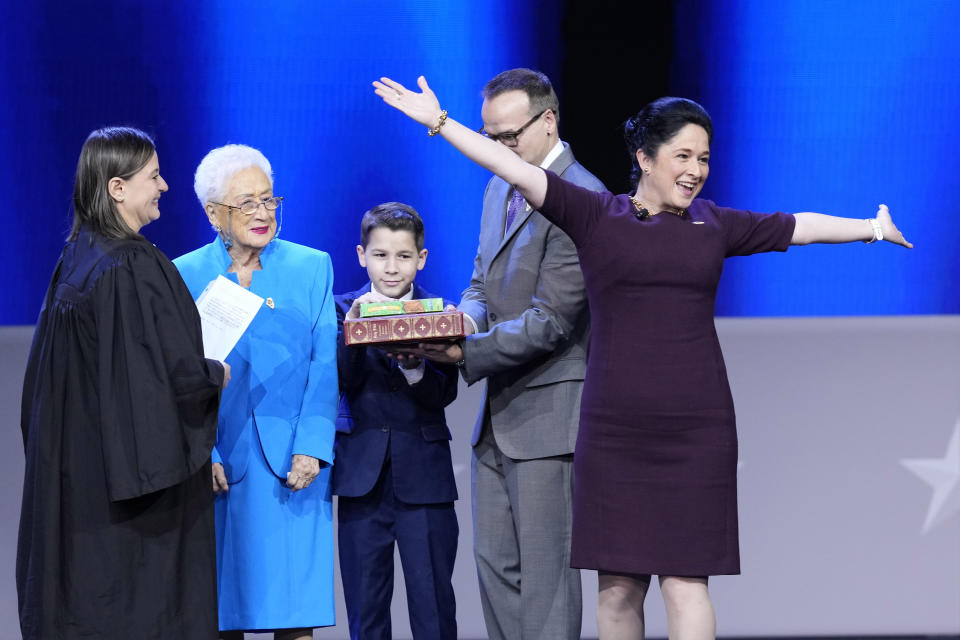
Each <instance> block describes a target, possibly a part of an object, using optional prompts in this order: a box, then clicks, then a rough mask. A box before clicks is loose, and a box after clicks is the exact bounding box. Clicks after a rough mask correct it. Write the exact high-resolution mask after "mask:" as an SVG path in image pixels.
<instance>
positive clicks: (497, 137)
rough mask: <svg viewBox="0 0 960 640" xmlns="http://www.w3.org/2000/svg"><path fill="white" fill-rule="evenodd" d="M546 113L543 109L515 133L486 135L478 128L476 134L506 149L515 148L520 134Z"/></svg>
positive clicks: (504, 132) (505, 132) (481, 128)
mask: <svg viewBox="0 0 960 640" xmlns="http://www.w3.org/2000/svg"><path fill="white" fill-rule="evenodd" d="M546 112H547V110H546V109H544V110H543V111H541V112H540V113H538V114H537V115H535V116H533V117H532V118H530V119H529V120H527V123H526V124H525V125H523V126H522V127H520V128H519V129H517V130H516V131H503V132H501V133H487V132H486V131H484V130H483V127H480V128H479V129H478V130H477V133H479V134H482V135H485V136H487V137H488V138H490V139H491V140H493V141H494V142H502V143H503V144H505V145H507V146H508V147H515V146H517V143H518V142H519V140H518V138H519V137H520V134H521V133H523V132H524V131H526V129H527V127H529V126H530V125H532V124H533V123H534V122H536V121H537V120H539V119H540V116H542V115H543V114H545V113H546Z"/></svg>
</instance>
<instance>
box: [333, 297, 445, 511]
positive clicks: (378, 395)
mask: <svg viewBox="0 0 960 640" xmlns="http://www.w3.org/2000/svg"><path fill="white" fill-rule="evenodd" d="M413 287H414V290H413V297H414V298H433V297H436V296H433V295H431V294H430V293H428V292H426V291H425V290H424V289H422V288H421V287H420V286H418V285H417V284H416V283H414V285H413ZM369 291H370V284H369V283H368V284H367V285H366V286H364V287H363V288H361V289H359V290H357V291H354V292H352V293H347V294H344V295H340V296H336V297H335V300H336V305H337V321H338V325H337V328H338V332H337V367H338V370H339V376H340V389H341V392H340V407H339V411H338V413H337V438H336V460H337V463H336V464H335V465H334V467H333V492H334V493H335V494H337V495H341V496H349V497H359V496H363V495H365V494H367V493H368V492H369V491H370V490H371V489H372V488H373V486H374V484H375V483H376V481H377V478H378V477H379V476H380V471H381V470H382V469H383V465H384V462H385V461H386V459H387V456H388V455H389V456H390V461H391V469H392V474H393V486H394V492H395V494H396V497H397V498H398V499H399V500H401V501H403V502H406V503H408V504H433V503H440V502H452V501H453V500H456V499H457V486H456V481H455V479H454V474H453V463H452V461H451V459H450V429H449V428H447V423H446V418H445V417H444V410H443V409H444V407H445V406H447V405H448V404H450V403H451V402H453V400H454V399H455V398H456V397H457V384H458V375H457V368H456V367H455V366H453V365H448V364H437V363H434V362H430V361H426V363H425V369H424V375H423V379H422V380H421V381H420V382H418V383H417V384H415V385H412V386H411V385H409V384H408V383H407V381H406V378H404V375H403V373H402V372H401V371H400V369H399V366H398V365H397V364H396V363H395V362H393V361H391V360H390V359H389V358H387V356H386V355H384V353H383V351H381V350H380V349H378V348H376V347H364V346H349V347H348V346H346V345H345V344H344V342H343V318H344V316H345V315H346V313H347V311H349V310H350V306H351V305H352V304H353V301H354V300H356V299H357V298H358V297H360V296H361V295H363V294H364V293H367V292H369Z"/></svg>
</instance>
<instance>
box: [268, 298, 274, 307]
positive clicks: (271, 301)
mask: <svg viewBox="0 0 960 640" xmlns="http://www.w3.org/2000/svg"><path fill="white" fill-rule="evenodd" d="M267 306H268V307H270V308H271V309H273V307H274V304H273V298H267Z"/></svg>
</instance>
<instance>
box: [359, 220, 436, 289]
mask: <svg viewBox="0 0 960 640" xmlns="http://www.w3.org/2000/svg"><path fill="white" fill-rule="evenodd" d="M357 259H358V260H359V261H360V266H361V267H366V269H367V275H368V276H370V282H372V283H373V286H374V288H375V289H376V290H377V291H378V292H379V293H382V294H383V295H385V296H388V297H390V298H399V297H400V296H403V295H405V294H406V293H407V292H408V291H410V287H411V286H412V285H413V279H414V278H415V277H416V276H417V271H419V270H420V269H423V265H424V264H426V262H427V250H426V249H421V250H420V251H417V241H416V238H415V237H414V235H413V233H412V232H410V231H407V230H406V229H401V230H398V231H394V230H392V229H388V228H386V227H376V228H375V229H371V230H370V235H369V237H368V239H367V246H366V248H364V247H363V245H357Z"/></svg>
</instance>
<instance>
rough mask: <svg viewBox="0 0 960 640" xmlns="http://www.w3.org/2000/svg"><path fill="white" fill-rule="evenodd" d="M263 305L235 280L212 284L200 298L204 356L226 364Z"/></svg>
mask: <svg viewBox="0 0 960 640" xmlns="http://www.w3.org/2000/svg"><path fill="white" fill-rule="evenodd" d="M262 304H263V298H261V297H260V296H258V295H257V294H255V293H253V292H251V291H249V290H247V289H244V288H243V287H241V286H240V285H238V284H237V283H236V282H233V281H232V280H229V279H227V278H224V277H223V276H217V279H216V280H211V281H210V284H208V285H207V288H206V289H204V290H203V293H201V294H200V297H199V298H197V310H198V311H199V312H200V327H201V329H202V330H203V354H204V355H205V356H206V357H208V358H214V359H215V360H220V361H223V360H226V359H227V355H229V353H230V351H232V350H233V347H234V346H236V344H237V341H238V340H240V336H242V335H243V332H244V331H246V330H247V327H248V326H250V322H251V321H253V317H254V316H255V315H257V311H259V310H260V305H262Z"/></svg>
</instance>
